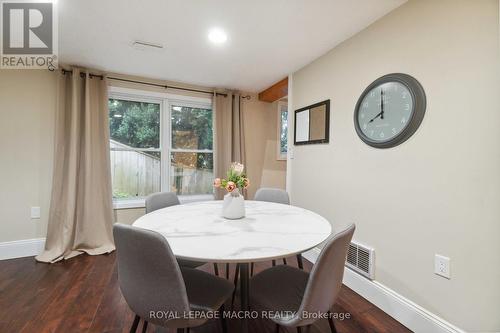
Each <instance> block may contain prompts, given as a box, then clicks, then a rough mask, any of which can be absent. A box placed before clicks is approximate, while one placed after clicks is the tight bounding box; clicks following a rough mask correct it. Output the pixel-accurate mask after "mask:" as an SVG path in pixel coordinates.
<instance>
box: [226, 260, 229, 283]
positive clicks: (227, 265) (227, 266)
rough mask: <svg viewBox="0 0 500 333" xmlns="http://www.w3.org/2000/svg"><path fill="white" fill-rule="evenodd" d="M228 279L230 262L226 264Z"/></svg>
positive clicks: (227, 277) (227, 276)
mask: <svg viewBox="0 0 500 333" xmlns="http://www.w3.org/2000/svg"><path fill="white" fill-rule="evenodd" d="M226 279H228V280H229V263H227V264H226Z"/></svg>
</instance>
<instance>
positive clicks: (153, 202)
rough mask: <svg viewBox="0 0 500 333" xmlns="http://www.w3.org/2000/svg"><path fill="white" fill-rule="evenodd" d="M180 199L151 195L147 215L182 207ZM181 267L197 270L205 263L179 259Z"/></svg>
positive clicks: (164, 194)
mask: <svg viewBox="0 0 500 333" xmlns="http://www.w3.org/2000/svg"><path fill="white" fill-rule="evenodd" d="M180 203H181V202H180V201H179V198H178V197H177V194H175V193H174V192H158V193H153V194H150V195H149V196H147V197H146V214H148V213H151V212H154V211H155V210H158V209H162V208H167V207H170V206H175V205H180ZM177 262H178V263H179V266H182V267H191V268H196V267H199V266H201V265H203V264H205V263H204V262H199V261H192V260H186V259H180V258H178V259H177ZM214 271H215V275H219V268H218V267H217V264H214Z"/></svg>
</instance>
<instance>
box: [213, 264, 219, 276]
mask: <svg viewBox="0 0 500 333" xmlns="http://www.w3.org/2000/svg"><path fill="white" fill-rule="evenodd" d="M214 273H215V275H217V276H219V266H217V263H215V262H214Z"/></svg>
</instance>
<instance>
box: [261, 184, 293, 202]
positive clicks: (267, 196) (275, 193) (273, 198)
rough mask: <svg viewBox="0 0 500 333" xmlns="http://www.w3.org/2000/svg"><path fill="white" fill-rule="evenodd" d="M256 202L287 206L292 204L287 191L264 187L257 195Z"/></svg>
mask: <svg viewBox="0 0 500 333" xmlns="http://www.w3.org/2000/svg"><path fill="white" fill-rule="evenodd" d="M254 200H256V201H268V202H276V203H281V204H285V205H289V204H290V197H289V196H288V193H287V191H285V190H282V189H279V188H270V187H262V188H259V189H258V190H257V192H256V193H255V197H254Z"/></svg>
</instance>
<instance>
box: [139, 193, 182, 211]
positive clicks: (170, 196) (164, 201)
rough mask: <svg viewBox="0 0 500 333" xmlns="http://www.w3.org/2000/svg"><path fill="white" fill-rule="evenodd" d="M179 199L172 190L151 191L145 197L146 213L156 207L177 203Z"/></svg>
mask: <svg viewBox="0 0 500 333" xmlns="http://www.w3.org/2000/svg"><path fill="white" fill-rule="evenodd" d="M179 204H180V201H179V198H178V197H177V194H175V193H174V192H159V193H153V194H151V195H149V196H148V197H147V198H146V214H147V213H151V212H153V211H155V210H157V209H161V208H166V207H170V206H175V205H179Z"/></svg>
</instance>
